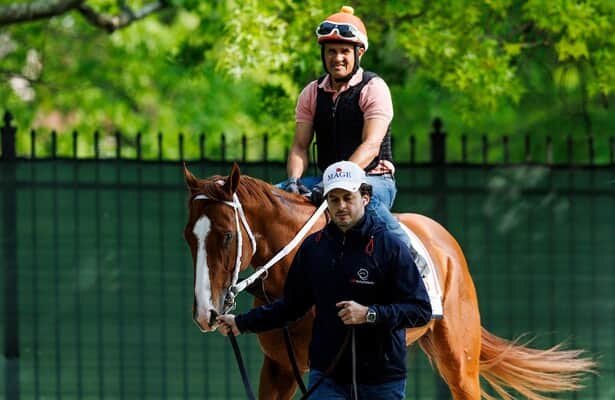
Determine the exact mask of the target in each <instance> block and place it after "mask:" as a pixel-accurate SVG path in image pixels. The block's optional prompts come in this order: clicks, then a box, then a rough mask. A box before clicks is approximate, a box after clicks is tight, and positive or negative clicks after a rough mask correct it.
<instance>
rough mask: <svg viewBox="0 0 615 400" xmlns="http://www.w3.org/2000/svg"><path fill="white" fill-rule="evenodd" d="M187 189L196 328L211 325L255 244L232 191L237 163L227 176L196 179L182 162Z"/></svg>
mask: <svg viewBox="0 0 615 400" xmlns="http://www.w3.org/2000/svg"><path fill="white" fill-rule="evenodd" d="M184 176H185V180H186V184H187V186H188V189H189V190H190V201H189V204H188V209H189V216H188V223H187V224H186V227H185V229H184V238H185V239H186V242H187V243H188V246H189V247H190V251H191V252H192V260H193V264H194V302H193V319H194V321H195V322H196V324H197V325H198V326H199V328H200V329H201V331H203V332H210V331H213V330H215V329H216V323H215V318H216V316H217V315H218V314H221V313H223V312H224V307H225V304H224V303H225V302H224V300H225V297H226V296H227V293H228V291H229V288H230V287H231V286H232V285H233V284H235V283H236V282H237V279H238V276H239V272H240V271H241V270H243V269H245V268H246V267H247V266H248V265H249V263H250V259H251V256H252V255H253V253H254V251H255V250H256V249H255V242H254V238H253V236H252V233H251V230H250V228H249V226H248V225H247V221H246V220H245V217H244V216H243V209H242V206H241V204H240V203H239V200H238V197H237V195H236V193H235V192H236V191H237V187H238V185H239V181H240V172H239V167H238V166H237V164H234V165H233V168H232V170H231V173H230V174H229V176H228V177H221V176H215V177H212V178H209V179H198V178H196V177H195V176H194V175H193V174H192V173H191V172H190V171H189V170H188V168H187V167H186V166H184Z"/></svg>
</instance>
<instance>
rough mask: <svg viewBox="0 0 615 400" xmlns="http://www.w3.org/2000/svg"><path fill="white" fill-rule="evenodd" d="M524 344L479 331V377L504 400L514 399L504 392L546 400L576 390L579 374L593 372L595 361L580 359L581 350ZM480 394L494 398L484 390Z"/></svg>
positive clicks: (490, 398) (578, 386)
mask: <svg viewBox="0 0 615 400" xmlns="http://www.w3.org/2000/svg"><path fill="white" fill-rule="evenodd" d="M527 344H528V343H527V342H526V343H520V342H519V339H517V340H515V341H512V342H511V341H508V340H505V339H502V338H499V337H497V336H495V335H493V334H491V333H489V332H488V331H487V330H486V329H485V328H482V334H481V351H480V374H481V376H482V377H483V378H484V379H485V380H486V381H487V382H488V383H489V384H490V385H491V387H493V389H494V390H495V391H496V392H497V393H498V395H499V396H500V398H502V399H504V400H511V399H514V397H513V396H512V395H511V394H510V393H508V391H507V389H513V390H515V391H517V392H518V393H520V394H521V395H522V396H523V397H525V398H527V399H530V400H546V399H550V398H551V397H547V396H545V394H548V393H555V392H562V391H571V390H579V389H580V388H582V387H583V385H582V383H581V380H582V378H583V375H585V374H586V373H596V367H597V364H596V362H595V361H593V360H591V359H589V358H585V357H582V353H583V351H582V350H563V349H562V345H561V344H558V345H556V346H553V347H551V348H549V349H546V350H538V349H532V348H530V347H528V346H527ZM481 394H482V397H483V398H485V399H489V400H493V399H494V397H492V396H490V395H489V394H488V393H486V392H485V391H484V390H482V393H481Z"/></svg>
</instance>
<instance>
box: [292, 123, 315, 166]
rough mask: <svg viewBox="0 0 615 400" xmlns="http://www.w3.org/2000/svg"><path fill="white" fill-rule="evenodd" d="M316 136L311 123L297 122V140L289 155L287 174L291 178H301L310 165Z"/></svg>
mask: <svg viewBox="0 0 615 400" xmlns="http://www.w3.org/2000/svg"><path fill="white" fill-rule="evenodd" d="M313 136H314V129H313V124H312V123H311V122H297V123H296V125H295V138H294V139H293V145H292V147H291V148H290V152H289V153H288V162H287V164H286V172H287V173H288V177H289V178H300V177H301V175H302V174H303V171H305V170H306V169H307V167H308V164H309V150H310V143H311V142H312V137H313Z"/></svg>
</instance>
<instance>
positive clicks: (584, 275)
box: [0, 160, 615, 400]
mask: <svg viewBox="0 0 615 400" xmlns="http://www.w3.org/2000/svg"><path fill="white" fill-rule="evenodd" d="M14 165H15V166H16V169H15V171H16V172H15V174H16V180H15V181H14V182H13V181H11V180H10V179H9V178H8V177H7V176H8V175H7V174H2V175H1V176H2V182H0V184H1V185H2V186H1V188H2V193H3V194H4V195H3V196H0V208H1V209H2V210H5V211H4V212H5V213H4V214H3V223H2V224H0V235H1V236H0V240H1V243H2V246H0V260H3V264H5V261H6V260H8V259H10V257H12V256H14V257H15V260H16V264H17V271H18V274H17V280H16V282H17V288H16V289H17V295H16V299H15V300H16V301H17V307H18V315H17V320H18V321H17V322H18V325H17V326H18V339H19V358H18V360H17V361H16V363H17V366H18V372H19V374H18V382H12V381H10V378H9V375H8V374H7V373H6V371H8V370H9V368H8V362H7V361H6V360H5V359H4V357H3V358H2V359H0V369H2V370H3V371H5V374H4V375H3V376H4V378H3V379H1V380H0V389H1V392H0V393H1V394H0V396H6V393H8V387H9V386H11V385H15V387H18V388H19V394H20V398H23V399H136V398H143V399H203V398H207V399H243V398H245V395H244V389H243V386H242V384H241V378H240V376H239V372H238V369H237V366H236V364H235V360H234V358H233V354H232V351H231V347H230V345H229V344H228V343H227V340H226V339H225V338H223V337H222V336H220V335H218V334H207V335H204V334H201V333H200V332H199V330H198V329H197V328H196V326H195V325H194V324H193V322H192V320H191V307H192V296H193V282H192V264H191V259H190V254H189V250H188V247H187V246H186V244H185V243H184V240H183V237H182V234H183V226H184V224H185V221H186V211H187V210H186V205H187V193H186V190H185V188H184V185H183V174H182V167H181V165H180V164H179V163H155V162H140V163H139V162H134V161H125V160H124V161H122V160H106V161H94V160H82V161H70V160H17V161H15V164H14ZM5 167H6V164H0V168H2V169H3V170H4V169H5ZM190 168H191V169H192V171H193V172H194V173H195V174H197V175H199V176H211V175H214V174H220V175H226V174H227V173H228V171H229V170H230V165H229V164H227V163H209V164H203V163H196V162H195V163H191V164H190ZM242 172H243V173H247V174H249V175H251V176H254V177H258V178H261V179H264V180H267V181H270V182H277V181H281V180H282V179H283V178H284V176H285V168H284V166H283V165H282V164H275V163H267V164H264V163H263V164H245V165H242ZM396 179H397V183H398V188H399V193H398V196H397V200H396V205H395V209H396V210H397V211H404V212H418V213H421V214H425V215H428V216H430V217H432V218H434V219H436V220H437V221H439V222H441V223H442V224H443V225H445V226H446V227H447V228H448V229H449V231H450V232H451V233H452V234H453V235H454V236H455V237H456V239H457V240H458V241H459V243H460V244H461V246H462V248H463V249H464V251H465V255H466V258H467V260H468V263H469V266H470V271H471V274H472V277H473V279H474V282H475V284H476V287H477V291H478V295H479V301H480V307H481V316H482V322H483V326H485V327H486V328H487V329H488V330H490V331H491V332H493V333H495V334H497V335H499V336H502V337H504V338H508V339H512V338H515V337H517V336H519V335H522V334H524V333H530V334H534V335H536V337H535V340H534V342H533V344H534V345H535V346H538V347H547V346H551V345H553V344H556V343H559V342H561V341H566V342H567V343H568V345H569V346H571V347H576V348H583V349H587V350H588V351H589V354H591V355H594V356H596V357H599V361H600V374H599V375H597V376H590V377H588V379H587V380H586V382H585V383H586V385H587V388H586V389H584V390H583V391H581V392H579V393H576V394H568V395H562V396H560V397H559V398H565V399H573V398H574V399H604V400H606V399H613V398H615V355H614V354H615V339H614V338H615V320H614V319H613V318H612V316H613V315H615V291H614V290H613V288H615V246H614V244H615V169H614V168H612V167H611V168H608V167H601V168H585V169H582V168H577V169H575V168H547V167H544V166H502V167H497V168H496V167H477V166H425V165H423V166H408V165H402V166H400V168H399V169H398V172H397V174H396ZM9 192H11V193H14V196H15V199H16V201H15V202H13V203H14V204H12V205H11V204H8V203H7V201H8V202H10V196H8V195H6V193H9ZM11 207H13V208H14V210H12V212H14V216H15V221H16V222H15V224H16V229H15V231H14V232H12V231H11V227H10V226H9V223H8V222H7V220H6V216H7V215H8V214H7V212H10V211H11ZM11 238H16V245H15V246H14V247H15V248H11V246H8V245H6V244H7V243H10V240H12V239H11ZM9 253H11V254H13V255H11V254H9ZM7 273H8V272H7V269H6V268H5V267H4V265H3V268H2V272H0V274H2V275H0V276H2V279H3V283H6V282H7V281H6V279H7V277H8V275H7ZM4 286H5V285H4V284H3V287H4ZM239 300H240V304H239V309H240V310H247V309H249V307H250V304H251V299H250V297H249V295H242V296H240V298H239ZM6 301H7V296H5V295H3V296H0V302H1V305H2V308H1V309H2V319H1V321H2V326H3V328H2V329H1V330H0V338H1V339H2V340H3V342H4V341H5V339H6V332H11V330H10V329H9V328H10V327H8V326H7V325H6V324H7V321H9V320H10V318H9V317H10V316H9V315H7V310H8V308H7V307H6ZM238 340H239V344H240V346H241V348H242V351H243V353H244V357H245V359H246V363H247V367H248V369H249V372H250V375H251V378H252V381H253V383H254V384H255V385H256V384H257V382H258V374H259V370H260V364H261V361H262V355H261V353H260V350H259V347H258V344H257V341H256V337H255V336H253V335H242V336H240V337H239V338H238ZM408 365H409V371H410V372H409V375H408V378H409V380H408V388H407V393H408V398H413V399H432V398H443V399H446V398H450V396H449V395H448V393H447V392H446V391H443V389H442V383H441V380H440V378H439V377H437V374H436V372H435V371H434V370H433V369H432V367H431V366H430V365H429V363H428V362H427V360H426V358H425V357H424V355H423V354H422V352H421V351H420V350H419V349H418V348H414V349H413V350H411V351H410V353H409V356H408Z"/></svg>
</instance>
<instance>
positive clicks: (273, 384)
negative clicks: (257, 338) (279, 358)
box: [258, 356, 297, 400]
mask: <svg viewBox="0 0 615 400" xmlns="http://www.w3.org/2000/svg"><path fill="white" fill-rule="evenodd" d="M296 388H297V382H296V381H295V376H294V375H293V372H292V370H288V369H286V368H282V367H281V366H280V365H279V364H277V363H276V362H275V361H273V360H272V359H271V358H269V357H267V356H265V360H264V362H263V368H261V377H260V384H259V385H258V398H259V399H260V400H289V399H291V398H292V396H293V394H294V393H295V389H296Z"/></svg>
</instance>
